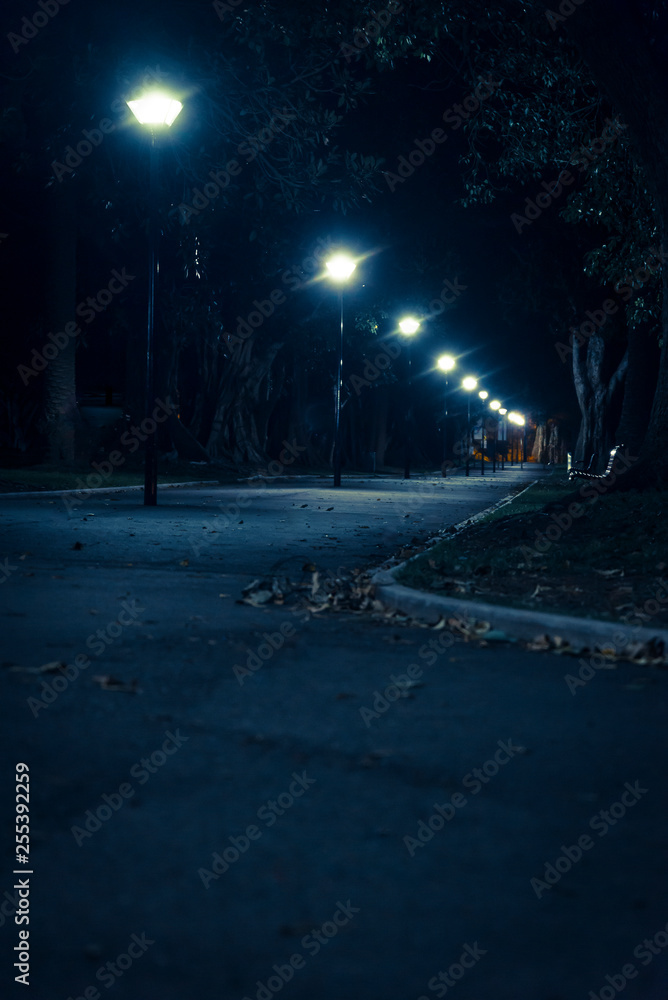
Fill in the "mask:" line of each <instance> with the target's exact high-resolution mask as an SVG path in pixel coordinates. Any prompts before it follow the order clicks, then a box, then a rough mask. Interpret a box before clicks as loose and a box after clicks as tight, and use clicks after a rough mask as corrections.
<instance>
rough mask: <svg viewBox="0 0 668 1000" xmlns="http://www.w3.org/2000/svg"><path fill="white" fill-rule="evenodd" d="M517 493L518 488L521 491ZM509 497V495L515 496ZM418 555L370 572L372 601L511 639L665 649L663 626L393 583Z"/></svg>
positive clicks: (457, 528)
mask: <svg viewBox="0 0 668 1000" xmlns="http://www.w3.org/2000/svg"><path fill="white" fill-rule="evenodd" d="M531 485H533V483H532V484H531ZM527 489H529V487H527ZM521 492H522V493H523V492H524V490H522V491H521ZM517 496H519V494H517ZM512 499H513V500H514V499H515V497H513V498H512ZM508 502H511V501H509V500H507V499H505V500H502V501H499V503H497V504H494V505H493V506H492V507H488V508H487V509H486V510H483V511H480V513H479V514H476V515H475V516H474V517H472V518H467V520H466V521H462V522H460V523H459V524H457V525H455V531H460V530H462V529H463V528H465V527H469V526H470V525H471V524H473V523H474V522H475V521H478V520H480V519H481V518H483V517H485V515H486V514H489V513H491V512H492V511H493V510H497V509H498V508H499V507H502V506H504V505H505V504H506V503H508ZM441 540H442V536H438V537H437V538H434V539H431V540H430V542H428V543H427V546H429V544H431V543H433V542H435V541H441ZM425 551H426V550H425ZM422 555H424V551H423V552H420V553H418V554H417V555H414V556H411V558H410V559H406V560H405V561H404V562H402V563H399V564H398V565H397V566H393V567H392V568H391V569H380V570H378V572H376V573H375V574H374V575H373V576H372V577H371V584H372V585H373V588H374V597H375V598H376V600H378V601H380V603H381V604H383V605H384V606H385V607H386V608H389V609H390V610H393V611H400V612H402V613H403V614H407V615H411V617H413V618H418V619H419V620H421V621H425V622H428V623H429V624H435V623H436V622H438V621H439V620H440V619H442V618H448V617H453V616H454V615H458V616H461V617H463V618H468V619H469V620H475V621H486V622H489V624H490V626H491V627H492V628H493V629H495V630H499V631H502V632H504V633H505V634H506V635H507V636H508V637H509V638H510V639H527V640H534V639H538V638H540V637H542V636H544V635H548V636H552V637H555V636H558V637H559V638H560V639H562V640H563V641H565V642H567V643H569V644H570V645H571V646H574V647H576V648H584V647H586V648H588V649H592V650H603V649H607V650H610V649H612V650H613V651H614V652H615V654H616V653H617V650H618V648H620V651H621V649H623V648H624V647H625V646H627V645H628V644H629V643H631V642H634V643H645V644H649V643H657V642H658V643H662V644H663V649H664V651H668V630H666V629H660V628H657V629H649V628H643V627H642V626H639V625H626V624H624V623H622V622H612V621H611V622H606V621H602V620H600V619H598V618H576V617H575V616H573V615H553V614H550V613H549V612H535V611H525V610H523V609H521V608H512V607H508V606H507V605H505V604H486V603H484V602H483V601H474V600H472V601H463V600H461V598H457V597H439V596H438V595H437V594H430V593H427V592H426V591H423V590H414V589H413V588H412V587H404V586H403V584H400V583H397V582H396V580H395V573H398V572H399V570H400V569H403V567H404V566H407V565H408V563H410V562H412V561H413V560H414V559H418V558H419V557H420V556H422ZM480 638H481V639H483V638H484V635H481V636H480Z"/></svg>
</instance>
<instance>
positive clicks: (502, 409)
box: [499, 406, 508, 417]
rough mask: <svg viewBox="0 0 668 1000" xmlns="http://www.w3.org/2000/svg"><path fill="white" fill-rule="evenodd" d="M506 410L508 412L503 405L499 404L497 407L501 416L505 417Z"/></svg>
mask: <svg viewBox="0 0 668 1000" xmlns="http://www.w3.org/2000/svg"><path fill="white" fill-rule="evenodd" d="M507 412H508V410H507V409H506V408H505V406H500V407H499V413H500V414H501V416H502V417H505V415H506V413H507Z"/></svg>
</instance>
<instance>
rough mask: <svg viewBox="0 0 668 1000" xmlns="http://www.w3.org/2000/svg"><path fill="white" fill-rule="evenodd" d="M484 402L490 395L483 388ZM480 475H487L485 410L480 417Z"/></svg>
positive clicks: (481, 395)
mask: <svg viewBox="0 0 668 1000" xmlns="http://www.w3.org/2000/svg"><path fill="white" fill-rule="evenodd" d="M478 395H479V396H480V398H481V399H482V401H483V403H484V402H485V400H486V399H487V397H488V396H489V393H488V392H487V390H486V389H482V390H481V392H479V393H478ZM480 475H481V476H484V475H485V412H484V410H483V414H482V417H481V418H480Z"/></svg>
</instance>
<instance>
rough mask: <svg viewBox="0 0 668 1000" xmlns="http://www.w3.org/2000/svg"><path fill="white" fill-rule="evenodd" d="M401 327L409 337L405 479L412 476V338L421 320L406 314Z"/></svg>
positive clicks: (405, 422)
mask: <svg viewBox="0 0 668 1000" xmlns="http://www.w3.org/2000/svg"><path fill="white" fill-rule="evenodd" d="M399 329H400V330H401V332H402V334H403V335H404V337H406V338H407V345H408V346H407V352H406V356H407V362H408V363H407V375H406V406H405V416H404V448H405V451H404V479H410V478H411V416H412V413H411V407H412V402H413V401H412V392H413V384H412V380H411V340H412V338H413V337H414V336H415V334H416V333H417V332H418V330H419V329H420V321H419V320H417V319H415V318H414V317H413V316H406V317H405V318H404V319H402V320H400V321H399Z"/></svg>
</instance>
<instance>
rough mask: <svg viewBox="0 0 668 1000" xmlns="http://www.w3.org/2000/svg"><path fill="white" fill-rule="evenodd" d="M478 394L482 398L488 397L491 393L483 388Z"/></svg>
mask: <svg viewBox="0 0 668 1000" xmlns="http://www.w3.org/2000/svg"><path fill="white" fill-rule="evenodd" d="M478 395H479V396H480V398H481V399H487V397H488V396H489V393H488V392H487V390H486V389H482V390H481V392H479V393H478Z"/></svg>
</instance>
